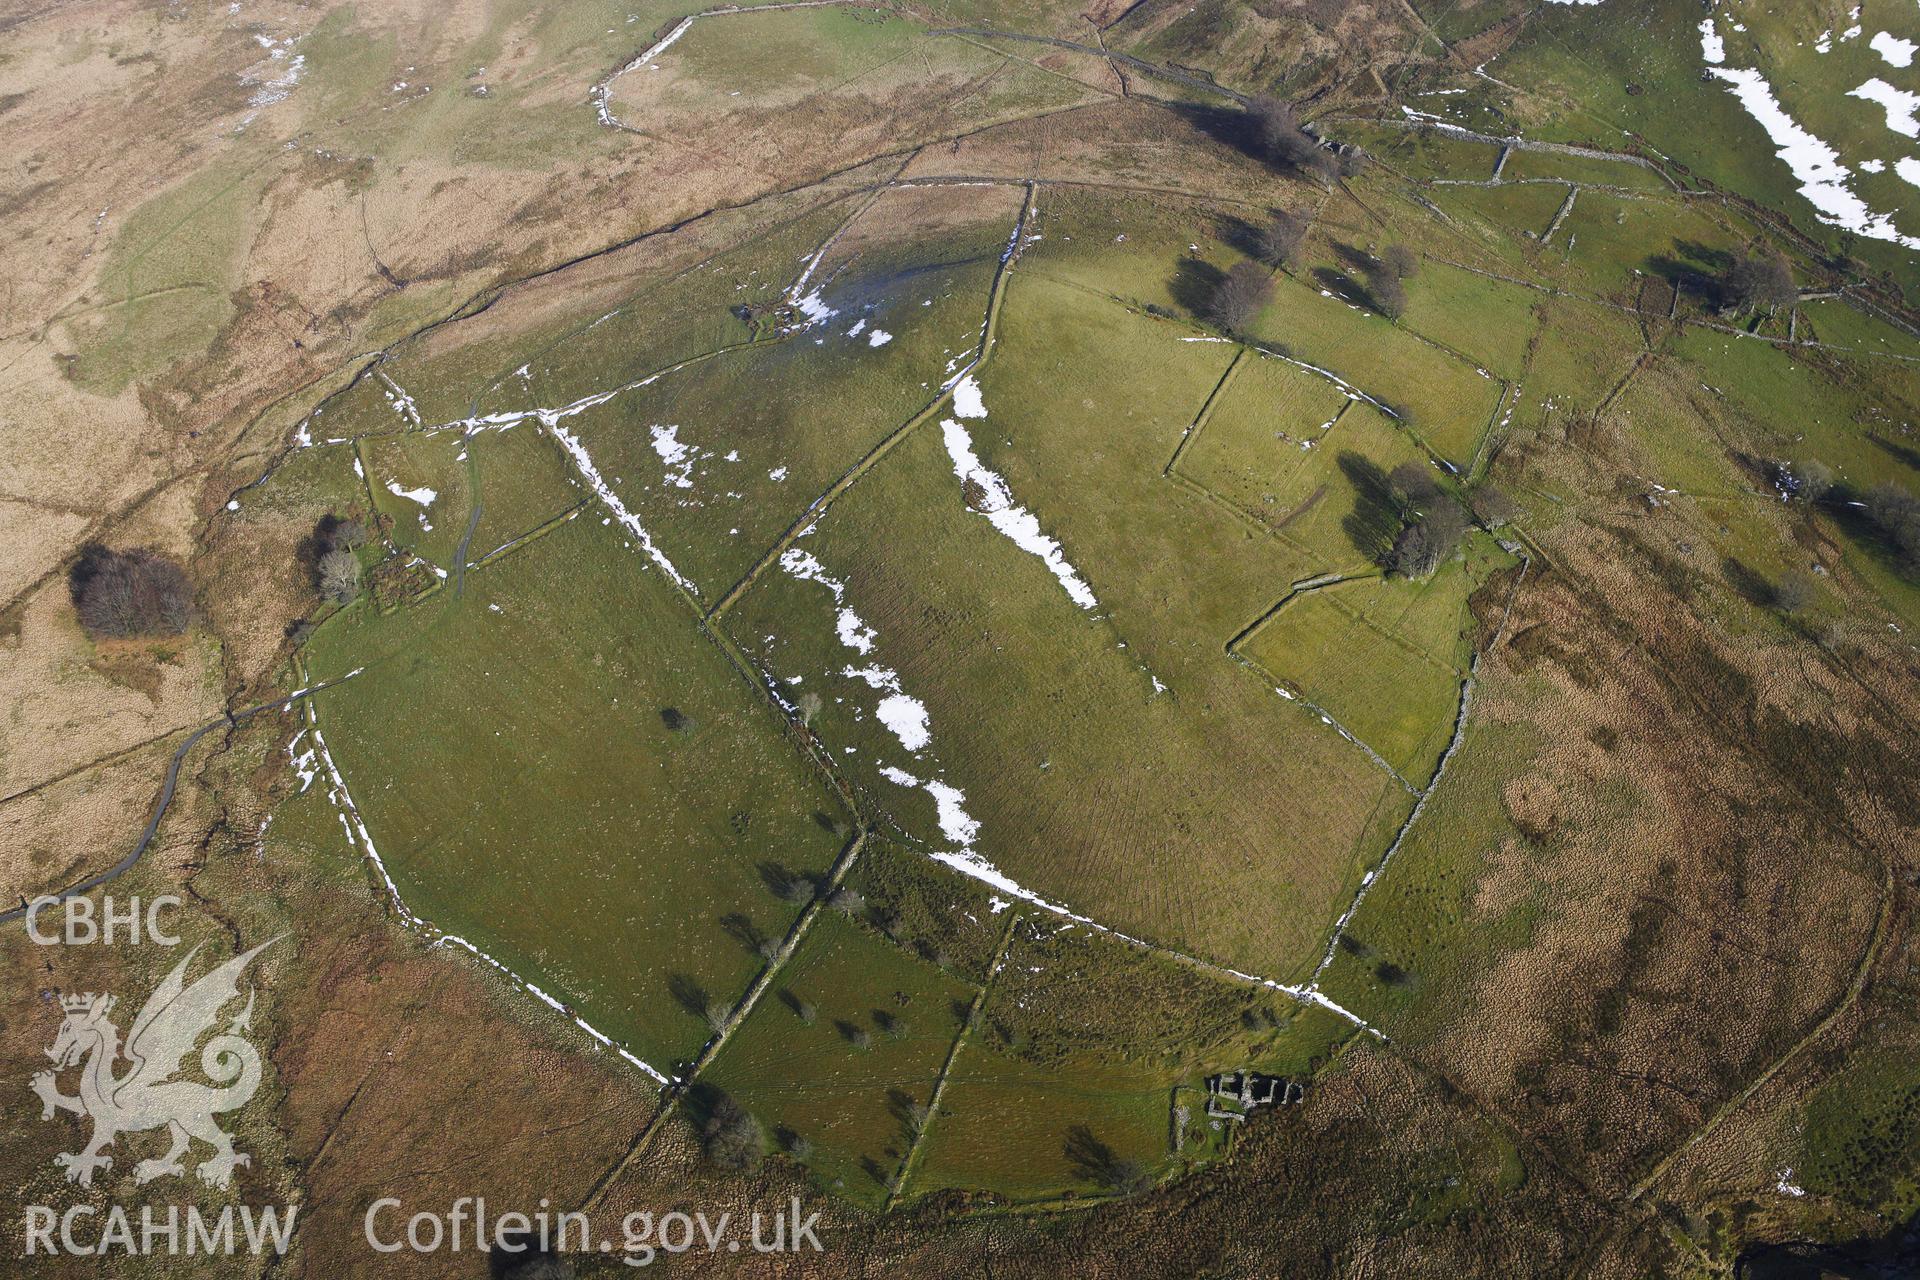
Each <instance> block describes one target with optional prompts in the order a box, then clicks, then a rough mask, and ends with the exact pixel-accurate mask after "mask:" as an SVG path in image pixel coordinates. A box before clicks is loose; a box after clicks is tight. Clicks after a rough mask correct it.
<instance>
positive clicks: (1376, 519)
mask: <svg viewBox="0 0 1920 1280" xmlns="http://www.w3.org/2000/svg"><path fill="white" fill-rule="evenodd" d="M1327 422H1332V424H1333V425H1332V426H1331V427H1328V428H1327V429H1326V430H1324V431H1322V430H1320V428H1321V427H1322V426H1323V425H1324V424H1325V423H1327ZM1308 441H1311V442H1312V444H1313V447H1312V448H1310V449H1308V448H1303V447H1301V446H1302V444H1303V443H1305V442H1308ZM1403 462H1414V463H1421V464H1425V462H1426V455H1425V454H1423V453H1421V451H1420V449H1419V448H1418V446H1416V445H1415V444H1414V442H1413V440H1412V439H1411V438H1410V437H1409V436H1408V435H1407V434H1406V433H1405V432H1404V431H1401V430H1399V429H1398V428H1397V427H1395V426H1394V425H1393V424H1392V422H1391V421H1390V420H1389V419H1388V418H1386V417H1385V416H1384V415H1382V414H1381V413H1380V412H1379V411H1378V410H1377V409H1375V408H1374V407H1373V406H1371V405H1369V404H1367V403H1365V402H1364V401H1358V402H1352V403H1349V402H1347V401H1346V399H1345V397H1344V396H1342V395H1339V394H1338V393H1337V392H1334V391H1333V388H1332V385H1331V384H1330V383H1328V382H1326V381H1325V380H1324V379H1321V378H1318V377H1316V376H1314V375H1313V374H1309V373H1306V372H1304V371H1302V370H1299V369H1296V368H1295V367H1293V366H1291V365H1288V364H1285V363H1283V362H1281V361H1277V360H1249V361H1247V362H1245V363H1243V364H1242V366H1241V368H1240V370H1239V371H1238V372H1237V373H1236V375H1235V377H1234V380H1233V381H1232V382H1231V383H1229V384H1228V386H1227V388H1226V390H1225V391H1224V392H1222V393H1221V395H1220V397H1219V399H1218V401H1217V402H1216V404H1215V406H1214V409H1213V413H1212V415H1211V416H1210V417H1209V418H1208V420H1207V423H1206V426H1205V427H1204V428H1203V429H1202V431H1201V432H1200V434H1199V436H1198V437H1196V438H1195V439H1193V440H1192V441H1190V442H1189V444H1188V446H1187V448H1186V449H1185V450H1184V451H1183V452H1182V454H1181V457H1180V464H1179V472H1180V474H1182V475H1184V476H1187V477H1189V478H1191V479H1192V480H1193V481H1194V482H1195V483H1197V484H1200V485H1202V486H1204V487H1206V488H1207V489H1209V490H1211V491H1212V492H1214V493H1217V494H1219V495H1221V497H1223V498H1225V499H1226V500H1227V501H1229V502H1231V503H1233V504H1234V506H1236V507H1237V508H1239V509H1240V510H1242V511H1244V512H1245V513H1246V514H1247V515H1248V516H1249V517H1250V518H1252V519H1254V520H1257V521H1259V522H1260V523H1261V524H1262V525H1263V526H1265V527H1267V528H1269V529H1272V530H1273V531H1274V532H1275V533H1276V534H1278V535H1279V536H1281V537H1282V538H1283V539H1284V540H1285V542H1286V543H1287V545H1288V546H1289V547H1296V548H1298V549H1299V550H1300V551H1302V552H1304V553H1305V555H1304V558H1303V559H1302V560H1301V562H1300V564H1299V569H1300V573H1299V574H1298V575H1297V576H1299V577H1307V576H1311V575H1313V574H1318V573H1329V572H1337V571H1348V572H1351V571H1360V570H1364V569H1365V568H1367V567H1368V566H1369V565H1370V564H1371V563H1372V562H1373V560H1374V559H1376V558H1377V557H1378V556H1379V555H1380V554H1381V553H1382V552H1383V551H1384V549H1385V547H1384V543H1383V539H1382V536H1381V530H1380V528H1379V526H1380V524H1381V520H1382V518H1383V513H1382V512H1380V511H1379V510H1378V509H1377V508H1378V507H1379V504H1380V502H1381V500H1382V498H1383V495H1384V489H1383V485H1384V477H1385V475H1386V473H1387V472H1389V471H1391V470H1393V468H1394V467H1395V466H1398V465H1399V464H1400V463H1403ZM1388 536H1389V537H1390V535H1388Z"/></svg>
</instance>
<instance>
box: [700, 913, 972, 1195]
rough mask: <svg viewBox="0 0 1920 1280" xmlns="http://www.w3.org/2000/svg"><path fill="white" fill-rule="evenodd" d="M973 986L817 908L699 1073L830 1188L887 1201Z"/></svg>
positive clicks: (969, 1000) (969, 999)
mask: <svg viewBox="0 0 1920 1280" xmlns="http://www.w3.org/2000/svg"><path fill="white" fill-rule="evenodd" d="M974 993H975V988H974V987H972V986H971V985H969V984H968V983H966V982H964V981H961V980H959V979H958V978H956V977H954V976H953V975H952V974H949V973H946V972H943V971H942V970H941V969H940V968H939V967H937V966H936V965H934V964H932V963H931V962H929V961H926V960H923V959H920V958H918V957H916V956H913V955H911V954H910V953H909V952H907V951H905V950H903V949H901V948H899V947H896V946H894V945H892V944H891V943H889V942H888V941H887V940H886V939H885V938H883V937H881V936H880V935H879V934H878V933H877V932H875V931H874V930H872V929H871V928H869V927H867V926H864V925H861V924H856V923H853V922H852V921H850V920H848V919H847V917H845V916H843V915H842V914H841V913H840V912H838V911H834V910H831V909H829V910H827V911H824V912H822V913H821V915H820V917H819V919H818V920H817V922H816V923H815V924H814V926H813V927H812V928H811V929H809V930H808V932H807V936H806V940H805V941H804V942H803V943H802V944H801V946H800V949H799V950H798V951H797V952H796V953H795V954H794V955H793V956H792V957H791V958H790V959H788V961H787V962H786V964H785V965H783V966H782V967H781V970H780V976H779V978H778V979H777V981H776V982H775V984H774V987H773V988H772V989H771V990H770V991H769V992H768V994H767V996H766V997H765V998H763V999H762V1000H761V1001H760V1003H759V1004H758V1005H757V1006H756V1007H755V1009H754V1012H753V1014H752V1016H751V1017H749V1018H748V1019H747V1021H746V1022H745V1023H743V1024H742V1025H741V1027H740V1029H739V1030H738V1031H736V1032H735V1033H734V1035H733V1037H732V1038H731V1039H729V1040H728V1041H727V1045H726V1048H725V1049H724V1050H723V1051H722V1052H721V1053H720V1055H719V1056H718V1057H717V1058H715V1059H714V1061H713V1065H712V1066H711V1067H710V1068H709V1069H708V1070H707V1071H705V1072H704V1073H703V1074H702V1079H704V1080H705V1081H706V1082H707V1083H709V1084H712V1085H714V1086H716V1087H718V1088H721V1089H724V1090H726V1091H727V1092H728V1093H730V1094H732V1095H733V1096H734V1097H735V1098H737V1099H738V1100H739V1101H740V1103H741V1104H742V1105H743V1106H745V1107H746V1108H747V1109H748V1110H749V1111H750V1112H752V1114H753V1115H754V1117H755V1118H756V1119H757V1120H758V1121H759V1122H760V1123H761V1125H763V1126H764V1127H765V1128H766V1129H767V1131H768V1132H769V1133H770V1134H771V1135H772V1137H773V1149H774V1150H781V1149H783V1148H784V1149H788V1150H792V1149H793V1148H794V1147H795V1146H796V1145H798V1144H796V1143H795V1141H794V1139H795V1138H798V1139H801V1140H803V1141H804V1144H805V1145H804V1147H801V1148H800V1149H801V1150H804V1151H805V1152H806V1154H805V1155H804V1156H803V1157H801V1158H800V1159H801V1163H803V1164H805V1165H806V1166H807V1168H808V1170H809V1171H810V1172H811V1173H812V1174H813V1176H814V1177H815V1178H816V1179H818V1180H819V1181H820V1182H821V1183H822V1184H823V1185H825V1186H827V1187H828V1188H830V1189H832V1190H834V1191H838V1192H841V1193H843V1194H844V1195H845V1196H846V1197H847V1198H848V1199H850V1200H852V1201H854V1202H855V1203H858V1204H864V1205H867V1206H869V1207H878V1206H879V1205H880V1204H883V1203H884V1202H885V1200H886V1198H887V1194H888V1193H889V1191H891V1189H892V1187H893V1184H894V1180H895V1178H896V1176H897V1174H898V1172H899V1169H900V1165H901V1162H902V1161H903V1160H905V1158H906V1154H907V1151H908V1150H909V1148H911V1146H912V1145H913V1142H914V1139H915V1137H916V1135H917V1133H918V1131H919V1129H920V1128H921V1127H922V1125H923V1124H924V1121H925V1110H924V1109H925V1107H926V1106H927V1104H928V1102H929V1101H930V1100H931V1098H932V1096H933V1085H934V1081H935V1079H936V1078H937V1077H938V1076H939V1074H940V1069H941V1067H942V1066H943V1065H945V1063H946V1059H947V1051H948V1049H949V1048H950V1047H951V1046H952V1044H953V1039H954V1037H955V1036H956V1035H958V1034H959V1031H960V1026H961V1022H962V1020H963V1018H964V1015H965V1012H966V1010H967V1008H968V1006H969V1005H971V1004H972V1002H973V997H974Z"/></svg>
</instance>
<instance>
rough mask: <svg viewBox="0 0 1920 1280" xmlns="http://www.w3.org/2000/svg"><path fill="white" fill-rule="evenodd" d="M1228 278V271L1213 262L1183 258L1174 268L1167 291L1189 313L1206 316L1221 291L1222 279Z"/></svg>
mask: <svg viewBox="0 0 1920 1280" xmlns="http://www.w3.org/2000/svg"><path fill="white" fill-rule="evenodd" d="M1226 278H1227V274H1226V272H1224V271H1222V270H1220V268H1218V267H1216V266H1214V265H1213V264H1212V263H1211V262H1203V261H1201V260H1200V259H1199V258H1182V259H1180V265H1179V266H1177V267H1175V268H1174V270H1173V279H1172V280H1170V281H1168V282H1167V292H1168V293H1169V294H1171V295H1173V300H1174V302H1176V303H1178V304H1179V306H1180V309H1181V310H1183V311H1185V312H1186V313H1187V314H1188V315H1195V316H1202V317H1204V316H1205V315H1206V314H1207V312H1208V310H1209V309H1210V308H1211V306H1212V305H1213V296H1214V294H1215V293H1217V292H1218V291H1219V289H1220V283H1221V281H1223V280H1225V279H1226Z"/></svg>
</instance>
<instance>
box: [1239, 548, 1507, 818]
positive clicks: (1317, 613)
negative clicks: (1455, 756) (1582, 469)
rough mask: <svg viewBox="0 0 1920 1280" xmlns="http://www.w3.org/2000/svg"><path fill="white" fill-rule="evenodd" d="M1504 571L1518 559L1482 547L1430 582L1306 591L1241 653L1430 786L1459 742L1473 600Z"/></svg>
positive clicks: (1358, 581)
mask: <svg viewBox="0 0 1920 1280" xmlns="http://www.w3.org/2000/svg"><path fill="white" fill-rule="evenodd" d="M1502 563H1506V564H1511V563H1512V559H1511V557H1508V556H1506V555H1505V554H1504V553H1502V552H1500V551H1499V550H1498V549H1497V548H1495V547H1492V546H1491V545H1488V544H1486V543H1483V542H1481V541H1480V540H1477V539H1476V540H1474V541H1472V542H1470V543H1469V544H1468V546H1467V549H1466V552H1465V555H1464V558H1463V559H1461V560H1459V561H1455V562H1453V563H1450V564H1448V565H1445V566H1444V567H1442V569H1441V570H1440V572H1438V573H1436V574H1434V575H1433V577H1431V578H1426V579H1422V580H1419V581H1411V582H1410V581H1406V580H1404V579H1394V578H1383V577H1365V578H1354V579H1349V580H1347V581H1345V582H1340V583H1335V584H1333V585H1330V586H1324V587H1317V588H1313V589H1310V590H1302V591H1300V592H1298V593H1296V594H1295V595H1293V596H1290V597H1289V598H1288V599H1287V600H1286V601H1285V602H1284V603H1282V604H1281V606H1280V608H1279V609H1278V610H1277V611H1276V612H1275V613H1274V614H1273V615H1272V616H1271V617H1270V618H1268V619H1267V620H1266V621H1265V622H1263V623H1262V624H1261V625H1260V627H1259V628H1258V629H1257V630H1256V631H1254V632H1253V633H1252V634H1250V635H1249V636H1247V638H1246V639H1245V640H1243V641H1242V642H1241V643H1240V647H1239V651H1240V652H1241V653H1243V654H1244V655H1245V656H1247V657H1248V658H1250V659H1252V660H1253V661H1255V662H1258V663H1259V664H1260V665H1261V667H1262V668H1263V669H1264V670H1266V671H1268V672H1271V673H1272V674H1273V675H1274V676H1275V677H1277V678H1278V679H1279V680H1280V681H1282V682H1283V684H1284V685H1285V686H1286V687H1287V688H1288V689H1289V690H1291V691H1295V692H1297V693H1298V694H1299V695H1300V696H1302V697H1305V698H1306V699H1307V700H1308V701H1310V702H1312V703H1314V704H1316V705H1317V706H1319V707H1321V708H1323V709H1324V710H1325V711H1326V712H1327V713H1328V714H1330V715H1332V716H1333V717H1334V719H1336V720H1338V721H1339V722H1340V723H1341V724H1343V725H1345V726H1346V727H1347V729H1348V730H1349V731H1350V732H1352V733H1353V734H1354V735H1356V736H1357V737H1359V738H1360V740H1361V741H1363V742H1365V743H1366V744H1367V745H1369V746H1371V747H1372V748H1373V749H1374V750H1375V751H1377V752H1379V753H1380V754H1381V755H1382V756H1384V757H1385V758H1386V760H1387V763H1389V764H1391V765H1392V766H1393V767H1394V768H1395V769H1396V770H1398V771H1399V772H1400V773H1401V775H1403V776H1404V777H1406V778H1408V779H1410V780H1411V781H1412V782H1413V783H1414V784H1415V785H1418V786H1424V785H1425V783H1426V781H1427V779H1428V778H1429V777H1430V776H1431V775H1432V773H1433V770H1434V766H1435V765H1436V764H1437V763H1438V761H1439V756H1440V752H1441V751H1442V749H1444V747H1445V746H1446V743H1447V741H1448V739H1449V738H1450V737H1451V736H1452V734H1453V727H1454V719H1455V714H1456V712H1457V711H1458V708H1459V701H1460V687H1461V684H1462V682H1463V681H1464V680H1465V679H1466V677H1467V665H1468V660H1469V658H1470V655H1471V650H1472V647H1473V630H1474V627H1473V623H1472V619H1471V618H1470V617H1469V615H1468V612H1467V597H1468V596H1469V595H1470V594H1471V593H1472V592H1473V591H1474V590H1475V589H1476V588H1477V587H1478V586H1479V585H1480V583H1481V582H1482V581H1484V580H1485V578H1486V576H1487V575H1488V574H1489V573H1490V572H1492V571H1493V570H1494V569H1495V568H1497V567H1499V566H1500V565H1501V564H1502Z"/></svg>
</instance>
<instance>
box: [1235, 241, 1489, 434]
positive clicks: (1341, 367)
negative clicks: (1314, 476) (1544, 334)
mask: <svg viewBox="0 0 1920 1280" xmlns="http://www.w3.org/2000/svg"><path fill="white" fill-rule="evenodd" d="M1348 270H1350V268H1349V267H1347V265H1346V264H1344V263H1339V264H1336V263H1333V262H1322V263H1320V264H1318V265H1316V266H1314V267H1312V268H1310V269H1307V270H1303V271H1302V272H1300V273H1299V274H1298V275H1297V276H1295V277H1284V278H1282V280H1281V282H1280V285H1279V288H1278V290H1277V292H1276V294H1275V297H1274V302H1273V305H1272V306H1270V307H1268V308H1267V310H1266V311H1265V312H1264V313H1263V314H1262V315H1261V317H1260V318H1259V320H1258V321H1257V322H1256V323H1255V324H1254V326H1253V329H1254V333H1255V335H1256V336H1257V337H1259V338H1260V339H1262V340H1263V341H1266V342H1270V343H1274V344H1276V345H1278V346H1280V347H1282V348H1284V349H1286V350H1287V351H1290V352H1291V353H1293V354H1294V355H1296V356H1298V357H1300V358H1301V359H1303V360H1306V361H1309V362H1310V363H1313V364H1316V365H1319V366H1320V367H1322V368H1325V369H1331V370H1332V371H1333V372H1334V373H1337V374H1339V375H1340V376H1341V377H1342V378H1345V379H1346V380H1347V381H1348V382H1350V383H1352V384H1353V385H1354V386H1356V387H1358V388H1360V390H1362V391H1365V392H1366V393H1367V394H1369V395H1371V396H1373V397H1374V398H1375V399H1378V400H1380V401H1382V402H1383V403H1385V404H1389V405H1391V406H1393V408H1394V409H1395V411H1396V412H1398V413H1399V414H1401V415H1402V419H1403V425H1404V426H1405V427H1406V428H1407V429H1409V430H1410V431H1412V432H1413V433H1414V434H1415V435H1416V436H1417V437H1418V438H1419V439H1420V440H1422V441H1424V442H1425V443H1426V445H1427V446H1428V447H1429V448H1431V449H1432V450H1433V451H1434V452H1435V453H1437V454H1439V455H1440V456H1441V457H1443V458H1447V459H1449V460H1450V461H1452V462H1454V463H1455V464H1456V465H1459V466H1463V467H1464V466H1465V465H1466V464H1467V462H1468V461H1469V460H1470V459H1471V458H1472V457H1473V454H1474V450H1475V449H1476V448H1477V447H1478V445H1479V443H1480V439H1481V437H1482V436H1483V435H1485V434H1486V430H1487V427H1488V426H1489V425H1490V423H1491V421H1492V418H1493V410H1494V406H1495V405H1496V404H1497V403H1498V402H1499V399H1500V383H1499V382H1498V381H1496V380H1494V379H1493V378H1492V377H1491V376H1483V375H1482V374H1481V373H1480V372H1479V371H1478V370H1477V369H1476V368H1475V366H1474V365H1473V363H1472V362H1471V361H1468V360H1464V359H1462V358H1461V357H1459V356H1457V355H1454V354H1453V353H1451V352H1448V351H1443V350H1441V349H1440V348H1438V347H1436V346H1434V345H1433V344H1431V343H1428V342H1423V341H1421V340H1420V338H1418V337H1417V336H1415V335H1414V334H1413V333H1412V332H1410V331H1409V329H1408V328H1403V327H1401V326H1398V325H1395V324H1393V323H1392V322H1390V321H1388V320H1386V319H1384V318H1383V317H1381V316H1379V315H1376V314H1374V313H1373V312H1372V311H1370V310H1368V309H1366V308H1365V307H1363V306H1359V305H1356V304H1355V303H1353V302H1349V301H1347V300H1346V299H1345V298H1343V297H1342V296H1340V295H1339V294H1338V293H1336V292H1335V290H1334V286H1335V285H1338V286H1339V287H1340V288H1341V289H1342V290H1344V291H1346V293H1348V294H1349V295H1352V296H1355V297H1358V296H1360V295H1359V293H1358V291H1357V288H1356V286H1355V285H1354V284H1353V282H1352V280H1351V278H1350V277H1349V276H1348V275H1347V272H1348ZM1417 322H1418V314H1417V313H1416V312H1414V311H1413V310H1412V308H1411V307H1409V309H1408V314H1407V324H1408V325H1409V326H1411V325H1413V324H1415V323H1417Z"/></svg>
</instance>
